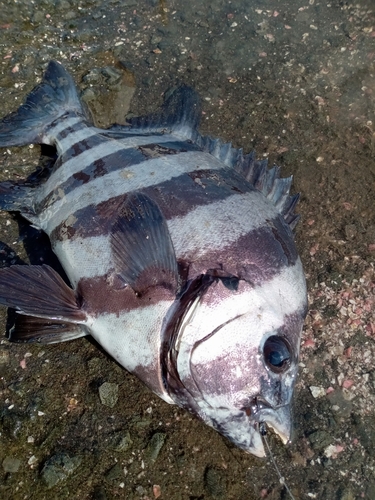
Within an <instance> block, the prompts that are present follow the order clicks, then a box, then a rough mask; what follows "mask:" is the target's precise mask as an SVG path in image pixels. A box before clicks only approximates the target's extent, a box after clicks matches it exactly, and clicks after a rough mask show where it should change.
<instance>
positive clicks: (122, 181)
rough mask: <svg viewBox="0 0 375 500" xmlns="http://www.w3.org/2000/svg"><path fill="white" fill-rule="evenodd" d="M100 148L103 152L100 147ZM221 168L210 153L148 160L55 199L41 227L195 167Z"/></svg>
mask: <svg viewBox="0 0 375 500" xmlns="http://www.w3.org/2000/svg"><path fill="white" fill-rule="evenodd" d="M100 149H101V150H102V147H101V148H100ZM81 156H82V155H80V157H81ZM222 167H223V164H222V163H221V162H219V161H218V160H216V159H215V158H213V157H212V156H210V155H209V154H207V153H202V152H201V151H190V152H187V153H180V154H179V155H178V156H177V155H167V156H162V157H158V158H154V159H150V160H147V161H145V162H144V163H140V164H137V165H134V168H132V167H129V168H126V169H120V170H116V171H114V172H109V173H108V174H106V175H104V176H103V177H98V178H97V179H94V180H92V181H91V182H88V183H87V184H84V185H82V186H78V187H77V188H75V189H73V190H72V191H70V192H69V193H67V194H66V195H65V196H63V197H62V198H61V199H58V200H56V201H55V203H53V204H52V205H51V206H49V207H48V209H47V210H45V212H44V213H43V214H41V215H40V227H41V228H42V229H44V230H45V231H46V232H47V233H50V232H51V231H53V229H54V228H55V227H56V226H58V225H59V224H60V223H61V222H63V221H65V220H66V219H67V218H68V217H69V215H72V214H74V213H76V212H77V211H78V210H80V209H82V208H85V207H87V206H89V205H92V204H93V203H95V204H98V203H101V202H103V201H107V200H109V199H110V198H113V197H115V196H119V195H122V194H125V193H127V192H130V191H133V190H137V189H140V188H145V187H148V186H154V185H156V184H160V183H162V182H165V181H168V180H170V179H172V178H174V177H178V176H179V175H181V174H183V173H186V172H191V171H193V170H196V169H198V168H199V169H202V170H204V169H220V168H222ZM238 208H239V207H237V209H238ZM73 210H74V212H73Z"/></svg>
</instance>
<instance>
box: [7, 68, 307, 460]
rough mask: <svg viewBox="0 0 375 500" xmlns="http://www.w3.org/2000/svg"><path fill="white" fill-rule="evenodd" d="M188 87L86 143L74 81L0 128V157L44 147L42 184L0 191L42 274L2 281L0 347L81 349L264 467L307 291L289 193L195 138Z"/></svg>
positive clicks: (50, 72) (47, 80) (37, 92)
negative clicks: (38, 234)
mask: <svg viewBox="0 0 375 500" xmlns="http://www.w3.org/2000/svg"><path fill="white" fill-rule="evenodd" d="M201 114H202V111H201V101H200V99H199V96H198V94H197V93H196V92H195V91H194V90H193V89H192V88H190V87H188V86H186V85H181V86H179V87H177V88H175V89H172V91H171V92H169V93H166V95H165V98H164V102H163V104H162V105H161V106H160V108H159V109H158V110H157V111H154V112H152V113H149V114H147V115H142V116H138V117H132V118H130V119H129V120H128V122H127V124H126V125H118V124H117V125H116V124H114V125H113V126H111V127H109V128H108V129H99V128H97V127H95V126H94V125H93V124H92V123H91V121H90V117H88V116H87V112H86V111H85V109H84V108H83V106H82V105H81V102H80V100H79V96H78V91H77V88H76V86H75V83H74V81H73V79H72V77H71V75H70V74H69V73H68V72H67V71H66V70H65V68H64V67H63V66H62V65H61V64H60V63H59V62H57V61H51V62H49V63H48V66H47V68H46V71H45V74H44V76H43V79H42V81H41V83H39V84H38V85H37V86H36V87H35V88H34V89H33V90H32V91H31V93H30V94H29V95H28V96H27V97H26V100H25V102H24V104H22V105H21V106H20V107H19V108H18V110H16V111H15V112H12V113H10V114H9V115H7V116H5V117H4V118H3V119H2V120H1V121H0V146H1V147H11V146H20V145H25V144H30V143H31V144H46V145H49V146H53V147H54V148H55V151H56V160H55V161H54V163H53V166H52V167H51V168H50V170H49V172H48V175H45V176H43V178H41V180H40V182H29V181H28V180H27V179H26V180H24V181H17V182H14V181H4V182H2V183H0V209H1V210H5V211H15V212H19V213H20V214H21V215H22V216H23V218H25V219H26V220H27V221H29V223H30V224H31V225H32V226H34V227H35V228H38V229H40V230H42V231H43V232H44V233H46V234H47V235H48V237H49V239H50V242H51V246H52V249H53V252H54V253H55V254H56V256H57V258H58V260H59V262H60V263H61V266H62V268H63V270H64V271H65V273H66V277H67V279H64V278H63V277H62V275H61V273H59V272H58V271H56V270H55V269H54V268H52V267H50V266H49V265H47V264H41V265H11V266H9V267H5V268H3V269H1V270H0V304H1V305H2V306H6V307H8V308H13V309H15V310H16V311H17V313H18V314H16V315H15V317H16V319H15V321H14V324H13V325H12V327H11V328H10V330H9V332H8V338H9V340H10V341H13V342H39V343H42V344H52V343H57V342H63V341H68V340H73V339H78V338H80V337H84V336H88V335H91V336H92V337H93V338H94V339H95V340H96V341H97V342H98V343H99V344H100V345H101V346H102V347H103V348H104V350H105V351H106V352H107V353H108V354H110V355H111V356H112V357H113V358H114V359H115V360H116V361H117V362H118V363H119V364H120V365H122V366H123V367H124V368H125V369H126V370H128V371H129V372H131V373H133V374H135V375H136V376H137V377H138V378H139V379H140V380H141V381H143V382H144V383H145V384H146V385H147V386H148V387H149V389H150V390H151V391H153V392H154V393H155V394H157V395H158V396H159V397H160V398H162V399H163V400H164V401H166V402H167V403H169V404H175V405H178V406H180V407H182V408H185V409H186V410H187V411H189V412H191V413H192V414H193V415H195V416H197V417H198V418H199V419H200V420H202V421H203V422H204V423H205V424H207V425H208V426H210V427H213V428H214V429H216V430H217V431H218V432H219V433H221V434H222V435H223V436H225V437H226V438H228V439H229V440H230V441H231V442H232V443H234V444H235V445H236V446H238V447H239V448H241V449H243V450H245V451H246V452H248V453H251V454H253V455H255V456H257V457H263V456H265V450H264V446H263V442H262V436H261V434H262V432H263V431H264V429H265V428H267V429H270V430H272V431H273V432H274V433H276V434H277V435H278V436H279V437H280V438H281V441H282V442H283V443H284V444H286V443H288V442H289V441H290V437H291V432H292V427H293V426H292V422H293V419H292V411H291V407H292V403H293V392H294V386H295V382H296V377H297V372H298V358H299V350H300V340H301V331H302V327H303V322H304V319H305V316H306V313H307V291H306V281H305V276H304V272H303V268H302V264H301V260H300V257H299V255H298V252H297V249H296V245H295V242H294V236H293V229H294V227H295V225H296V224H297V221H298V219H299V216H298V215H297V214H296V213H295V207H296V204H297V201H298V197H299V195H298V194H295V195H290V188H291V183H292V177H287V178H282V177H280V168H279V167H277V166H273V167H272V168H269V167H268V165H267V161H264V160H263V161H258V160H256V157H255V153H254V152H252V153H248V154H244V153H243V151H242V149H236V148H234V147H232V145H231V144H230V143H224V142H222V141H221V140H219V139H212V138H211V137H206V136H203V135H201V134H200V133H199V131H198V127H199V121H200V117H201Z"/></svg>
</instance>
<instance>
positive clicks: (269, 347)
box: [263, 335, 292, 373]
mask: <svg viewBox="0 0 375 500" xmlns="http://www.w3.org/2000/svg"><path fill="white" fill-rule="evenodd" d="M263 355H264V361H265V363H266V365H267V367H268V368H269V369H270V370H271V371H273V372H274V373H283V372H285V371H286V370H287V369H288V368H289V366H290V361H291V357H292V354H291V350H290V347H289V344H288V343H287V341H286V340H285V339H284V338H283V337H279V336H277V335H271V337H268V339H267V340H266V342H265V344H264V347H263Z"/></svg>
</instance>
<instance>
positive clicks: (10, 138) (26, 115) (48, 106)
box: [0, 61, 84, 147]
mask: <svg viewBox="0 0 375 500" xmlns="http://www.w3.org/2000/svg"><path fill="white" fill-rule="evenodd" d="M67 112H75V113H77V114H78V115H82V116H84V111H83V109H82V106H81V103H80V101H79V98H78V94H77V90H76V87H75V85H74V82H73V79H72V77H71V76H70V75H69V73H68V72H67V71H66V70H65V68H64V67H63V66H62V65H61V64H59V63H58V62H56V61H51V62H50V63H49V64H48V67H47V70H46V72H45V74H44V77H43V80H42V82H41V83H40V84H39V85H37V86H36V87H35V88H34V89H33V90H32V91H31V92H30V94H29V95H28V96H27V98H26V102H25V103H24V104H22V105H21V106H20V107H19V108H18V110H17V111H15V112H13V113H10V114H9V115H7V116H5V117H4V118H3V119H2V120H0V147H5V146H22V145H25V144H30V143H34V144H35V143H42V142H43V143H45V144H49V141H48V137H47V138H46V137H45V131H46V129H47V127H48V126H49V125H50V124H51V123H53V122H54V121H55V120H56V119H57V118H59V117H60V116H62V115H64V114H65V113H67Z"/></svg>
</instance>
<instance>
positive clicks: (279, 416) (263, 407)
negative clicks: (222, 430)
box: [246, 398, 292, 457]
mask: <svg viewBox="0 0 375 500" xmlns="http://www.w3.org/2000/svg"><path fill="white" fill-rule="evenodd" d="M249 410H250V411H249ZM246 414H247V415H248V417H249V420H250V423H251V425H252V427H253V428H254V430H255V435H254V436H253V443H252V449H251V450H249V451H251V453H252V454H254V455H256V456H257V457H265V456H266V453H265V449H264V444H263V440H262V436H264V435H265V434H266V433H267V429H271V430H272V431H273V432H274V433H275V434H276V435H277V436H279V438H280V439H281V441H282V442H283V444H287V443H289V442H290V437H291V433H292V417H291V408H290V404H287V405H283V406H279V407H276V408H275V407H271V406H270V405H269V404H268V403H267V402H266V401H263V400H260V399H259V398H258V399H257V401H256V407H255V408H254V407H253V408H247V409H246Z"/></svg>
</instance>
